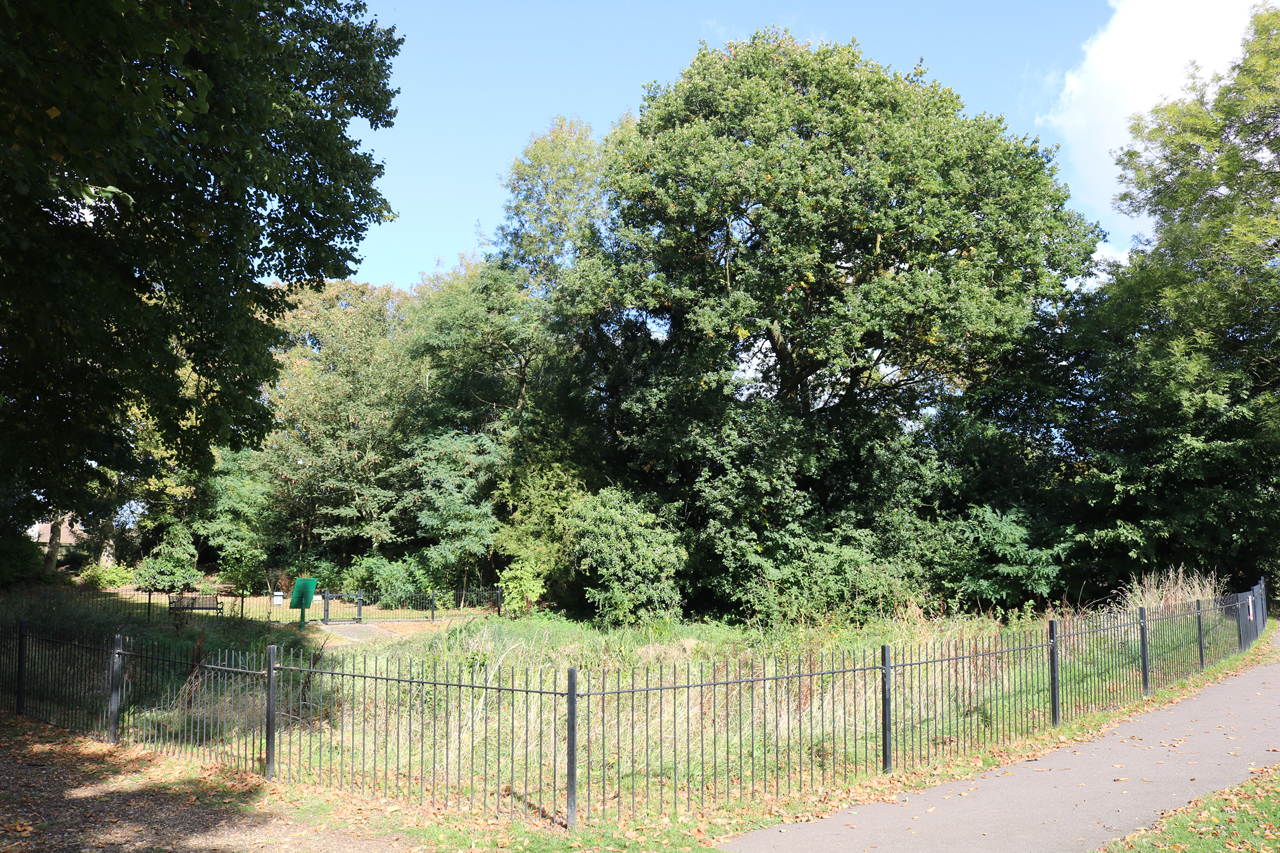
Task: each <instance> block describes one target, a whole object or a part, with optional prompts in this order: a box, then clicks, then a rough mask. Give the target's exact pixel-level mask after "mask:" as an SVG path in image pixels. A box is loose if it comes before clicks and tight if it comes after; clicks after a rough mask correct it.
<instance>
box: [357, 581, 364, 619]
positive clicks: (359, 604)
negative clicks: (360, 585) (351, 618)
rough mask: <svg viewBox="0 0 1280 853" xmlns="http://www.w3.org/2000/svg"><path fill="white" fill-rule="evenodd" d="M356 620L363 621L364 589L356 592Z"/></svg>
mask: <svg viewBox="0 0 1280 853" xmlns="http://www.w3.org/2000/svg"><path fill="white" fill-rule="evenodd" d="M356 621H357V622H363V621H364V590H363V589H362V590H360V591H358V592H357V593H356Z"/></svg>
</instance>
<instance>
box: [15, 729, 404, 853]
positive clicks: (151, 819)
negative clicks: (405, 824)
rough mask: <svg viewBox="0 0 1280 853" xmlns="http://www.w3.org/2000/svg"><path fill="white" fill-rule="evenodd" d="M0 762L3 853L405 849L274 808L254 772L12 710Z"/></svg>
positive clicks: (367, 852) (386, 838) (391, 838)
mask: <svg viewBox="0 0 1280 853" xmlns="http://www.w3.org/2000/svg"><path fill="white" fill-rule="evenodd" d="M0 767H3V768H4V771H3V773H0V851H3V853H37V851H38V853H64V851H68V853H69V851H75V853H81V851H94V853H96V851H109V852H110V853H123V851H175V853H185V851H192V853H194V851H200V853H258V851H264V850H268V851H272V853H294V852H295V851H298V852H299V853H301V851H306V853H348V851H350V853H375V851H376V853H392V851H403V850H406V849H412V848H411V845H410V844H409V843H407V842H403V841H402V840H401V838H400V837H398V836H397V835H396V833H394V832H391V833H389V834H386V835H383V836H381V837H379V838H362V837H360V836H361V832H360V831H359V830H358V829H355V830H353V829H346V830H344V831H342V832H335V831H331V830H329V829H328V828H325V827H324V826H323V825H322V822H321V821H310V820H299V819H298V814H297V810H296V809H290V808H274V807H273V806H272V804H271V799H272V794H273V789H272V786H270V785H269V784H267V783H265V782H264V781H263V780H261V779H259V778H256V777H251V776H247V775H246V776H240V777H237V776H234V775H229V774H227V773H226V771H221V772H218V773H213V772H210V771H200V770H199V769H196V768H193V767H192V766H191V765H189V764H183V763H181V762H177V761H170V760H155V756H152V755H150V754H148V753H145V752H142V751H131V750H118V749H112V748H111V747H108V746H106V745H104V744H99V743H95V742H93V741H89V740H86V739H84V738H79V737H76V736H74V735H71V734H68V733H66V732H61V731H57V730H54V729H50V728H48V727H46V726H42V725H39V724H37V723H34V722H31V721H29V720H26V719H22V718H14V717H12V716H0ZM295 796H296V795H295ZM280 805H284V804H283V803H280ZM370 807H371V809H376V808H377V806H376V804H372V803H371V804H370ZM353 817H354V818H355V819H356V820H357V821H358V820H359V818H358V816H355V815H353ZM343 822H344V823H345V822H346V821H343Z"/></svg>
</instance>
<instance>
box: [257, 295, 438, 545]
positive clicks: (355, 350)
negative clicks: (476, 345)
mask: <svg viewBox="0 0 1280 853" xmlns="http://www.w3.org/2000/svg"><path fill="white" fill-rule="evenodd" d="M403 301H404V294H402V293H401V292H399V291H396V290H395V289H394V288H390V287H382V288H374V287H370V286H368V285H361V284H356V283H354V282H348V281H343V282H330V283H328V284H327V285H326V286H325V287H324V288H323V289H322V290H320V291H318V292H315V293H306V294H302V295H300V296H299V298H298V302H297V305H296V307H295V308H294V309H293V310H292V311H290V312H289V313H288V314H286V315H285V317H284V318H283V319H282V323H281V325H282V327H283V329H284V330H285V332H286V333H287V334H288V336H289V337H288V340H289V343H290V346H289V347H288V348H287V349H285V350H284V351H283V352H281V353H280V356H279V359H280V362H281V366H282V367H281V377H280V380H279V381H278V382H277V383H276V384H275V385H274V386H273V387H272V388H271V389H270V390H269V391H268V394H267V397H268V399H269V400H270V402H271V404H272V407H273V409H274V411H275V415H276V424H277V425H276V429H275V431H274V432H272V433H271V435H270V436H269V438H268V440H267V442H266V444H265V447H264V449H263V451H262V453H263V461H262V464H263V465H264V466H265V468H266V470H269V471H271V472H273V473H274V475H275V477H277V478H278V481H277V482H276V483H274V484H272V498H271V500H272V505H273V510H274V512H275V513H276V515H277V516H278V517H279V518H280V519H281V520H282V522H284V523H285V524H286V525H287V527H288V529H287V530H286V531H284V532H285V533H286V535H288V536H289V537H290V538H291V539H293V541H294V542H296V543H297V548H298V550H299V551H300V552H301V553H308V552H310V551H311V549H312V548H313V547H315V546H316V545H318V544H320V543H326V544H327V546H328V547H329V548H330V549H332V550H333V551H336V552H338V554H339V555H345V557H346V558H347V559H349V558H350V557H351V556H354V555H355V554H358V553H362V552H364V551H365V550H367V549H369V548H370V547H372V548H373V549H375V550H377V549H380V548H382V547H384V546H392V545H395V544H396V543H399V542H402V541H403V540H404V539H405V538H406V536H410V535H412V533H413V532H414V530H413V528H412V527H408V528H406V526H405V524H404V523H403V519H402V518H401V517H399V516H397V514H396V512H395V509H394V508H395V507H396V506H397V505H398V504H399V503H400V500H401V496H400V494H399V487H398V486H397V484H396V483H393V482H392V481H390V480H388V479H387V472H388V470H389V469H390V468H391V467H392V466H393V465H396V464H397V463H398V462H399V461H400V460H401V458H402V452H401V445H402V444H403V443H404V442H405V441H407V440H408V439H409V438H410V437H412V436H413V435H415V434H416V433H417V432H418V430H419V428H420V426H421V422H420V419H419V418H418V415H417V408H416V407H417V405H418V400H419V397H420V395H421V394H422V393H423V391H424V389H425V386H426V383H427V377H426V374H425V372H424V366H423V365H422V363H420V362H415V361H412V360H410V359H409V358H407V354H406V353H405V352H404V351H402V350H401V349H399V347H400V345H401V343H403V341H402V340H401V339H398V338H397V332H398V331H399V330H400V329H401V328H402V326H403V323H404V308H403ZM343 562H345V559H344V560H343Z"/></svg>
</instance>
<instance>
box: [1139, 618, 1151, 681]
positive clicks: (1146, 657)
mask: <svg viewBox="0 0 1280 853" xmlns="http://www.w3.org/2000/svg"><path fill="white" fill-rule="evenodd" d="M1138 648H1139V650H1140V652H1141V654H1142V695H1143V696H1150V695H1151V655H1150V653H1149V650H1148V648H1147V608H1145V607H1139V608H1138Z"/></svg>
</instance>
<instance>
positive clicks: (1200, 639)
mask: <svg viewBox="0 0 1280 853" xmlns="http://www.w3.org/2000/svg"><path fill="white" fill-rule="evenodd" d="M1196 645H1198V646H1199V647H1200V671H1201V672H1204V613H1203V612H1201V610H1200V599H1198V598H1197V599H1196Z"/></svg>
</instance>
